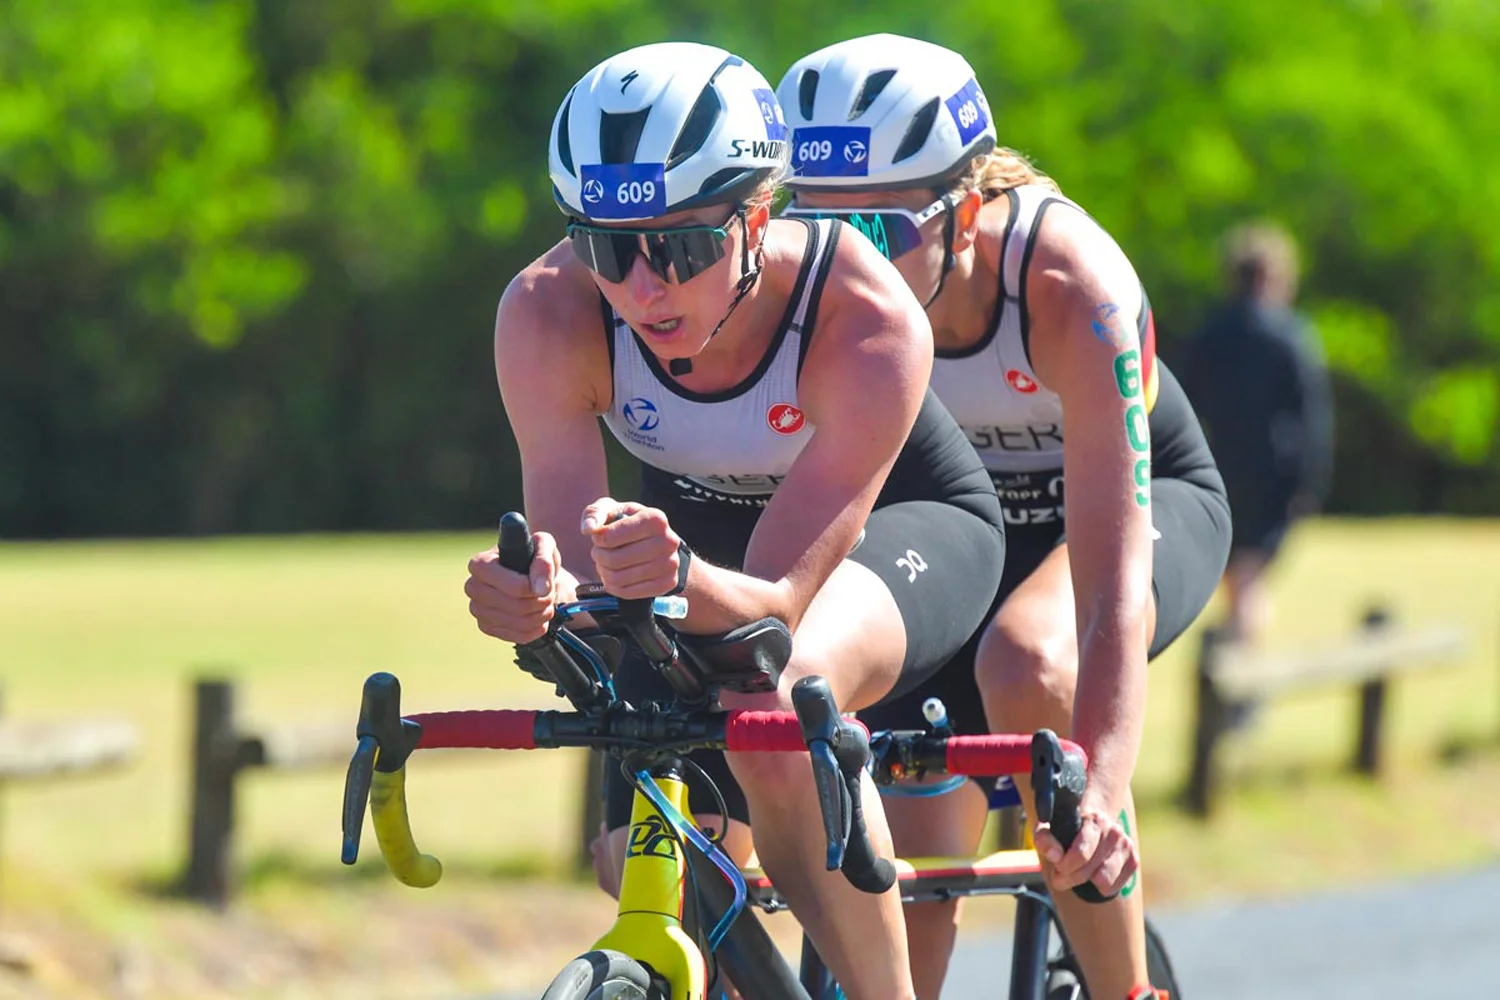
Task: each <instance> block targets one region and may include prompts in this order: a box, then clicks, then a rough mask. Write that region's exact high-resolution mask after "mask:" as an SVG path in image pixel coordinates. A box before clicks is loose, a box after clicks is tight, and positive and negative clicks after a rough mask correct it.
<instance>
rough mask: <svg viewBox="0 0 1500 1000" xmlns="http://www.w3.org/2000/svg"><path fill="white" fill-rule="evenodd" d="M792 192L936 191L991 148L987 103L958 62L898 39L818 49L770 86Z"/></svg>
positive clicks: (949, 54)
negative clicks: (783, 128) (786, 135)
mask: <svg viewBox="0 0 1500 1000" xmlns="http://www.w3.org/2000/svg"><path fill="white" fill-rule="evenodd" d="M777 96H778V97H780V99H781V104H782V107H783V108H784V109H785V112H786V119H787V124H788V125H789V126H791V129H792V140H791V169H792V173H791V176H790V177H788V178H787V185H788V186H789V187H793V188H803V189H815V188H837V189H839V190H841V191H874V190H889V189H899V188H914V187H938V186H942V185H944V184H945V183H947V182H949V181H951V180H953V179H954V178H955V177H956V176H957V175H958V174H960V173H961V172H962V171H963V169H964V168H965V167H966V166H967V165H968V164H969V162H970V161H971V160H973V158H974V157H976V156H979V155H981V154H984V153H988V152H989V151H990V150H992V149H994V148H995V123H994V121H993V120H992V117H991V114H990V106H989V102H988V101H986V100H985V97H984V91H982V90H981V89H980V88H979V82H978V81H977V80H976V79H975V77H974V70H973V68H972V67H970V65H969V63H968V61H967V60H966V59H964V57H963V56H961V55H959V54H958V53H957V52H954V51H952V50H951V49H945V48H943V47H942V46H940V45H934V44H932V43H931V42H924V41H920V40H918V39H915V38H905V37H902V36H901V35H888V34H881V35H866V36H864V37H862V38H851V39H849V40H848V41H844V42H839V43H837V44H836V45H830V46H828V47H827V48H824V49H819V50H818V51H816V52H814V53H812V54H811V55H808V56H805V57H803V58H802V59H799V60H798V61H797V62H796V63H794V64H793V65H792V68H791V69H789V70H787V71H786V76H784V77H782V79H781V86H780V87H778V88H777Z"/></svg>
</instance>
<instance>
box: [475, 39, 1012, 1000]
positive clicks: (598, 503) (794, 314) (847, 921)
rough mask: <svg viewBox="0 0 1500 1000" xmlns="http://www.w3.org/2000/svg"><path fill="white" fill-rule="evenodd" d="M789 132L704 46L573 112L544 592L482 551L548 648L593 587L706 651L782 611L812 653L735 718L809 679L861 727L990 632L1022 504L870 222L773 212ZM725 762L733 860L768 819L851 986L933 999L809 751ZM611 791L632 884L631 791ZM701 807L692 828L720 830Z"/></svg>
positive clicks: (496, 614) (762, 93)
mask: <svg viewBox="0 0 1500 1000" xmlns="http://www.w3.org/2000/svg"><path fill="white" fill-rule="evenodd" d="M785 131H786V128H785V124H784V120H783V118H782V112H781V109H780V108H779V107H778V106H777V102H776V98H775V95H774V94H773V93H772V91H771V88H770V85H769V84H768V83H767V82H766V81H765V79H764V78H763V77H762V76H761V75H760V74H759V73H757V72H756V71H755V70H754V69H753V68H752V67H751V66H749V65H748V64H747V63H745V62H744V61H743V60H741V59H739V58H737V57H736V56H733V55H731V54H730V53H728V52H725V51H723V50H722V49H716V48H711V47H709V46H704V45H695V44H687V43H668V44H659V45H648V46H644V47H641V48H636V49H631V50H629V51H627V52H623V53H621V54H619V55H617V56H614V57H612V58H610V59H607V60H605V61H604V62H602V63H600V64H599V65H598V66H597V67H595V68H594V69H593V70H591V71H590V72H589V73H588V74H587V75H585V76H584V78H583V79H582V80H580V81H579V82H578V83H577V84H576V85H575V86H574V87H573V88H572V90H571V91H570V92H569V93H568V95H567V96H566V97H565V98H564V100H563V102H562V105H561V107H560V108H559V110H558V113H557V117H556V120H555V124H554V127H553V131H552V143H551V153H550V157H549V160H550V167H551V176H552V183H553V186H554V189H555V194H556V200H557V202H558V205H559V206H560V207H561V209H562V211H563V213H564V215H565V216H567V219H568V222H567V236H566V238H565V239H563V240H562V241H561V242H559V243H558V244H557V245H556V246H554V247H552V248H551V249H550V250H548V251H547V252H546V253H545V254H543V255H542V256H541V257H540V258H538V259H537V260H536V261H535V262H534V263H532V264H531V265H529V266H528V267H527V268H526V269H525V270H523V271H522V272H521V273H520V274H519V275H517V276H516V278H515V279H514V280H513V281H511V283H510V286H509V287H508V288H507V289H506V291H505V294H504V296H503V298H502V299H501V302H500V307H499V314H498V317H497V319H496V325H495V367H496V370H497V373H498V378H499V383H500V393H501V396H502V398H503V400H504V403H505V409H506V413H507V415H508V416H509V418H510V424H511V428H512V430H513V432H514V434H515V436H516V441H517V443H518V444H519V446H520V452H521V465H522V474H523V476H524V490H525V503H526V514H527V516H528V518H529V519H530V522H531V524H532V525H533V526H535V527H536V528H537V529H539V530H538V532H537V535H536V541H537V558H536V560H535V562H534V563H533V564H532V566H531V572H530V574H529V576H528V575H521V574H517V573H512V572H509V571H507V570H506V569H504V568H502V567H501V566H500V565H499V563H498V562H497V556H496V552H495V550H494V549H491V550H489V551H488V552H484V553H481V554H480V555H478V556H476V557H475V558H474V559H473V560H472V561H471V563H470V577H469V580H468V583H467V585H466V590H467V593H468V595H469V597H470V609H471V611H472V613H473V615H474V617H475V618H476V619H477V621H478V624H479V627H480V628H481V629H482V630H483V631H485V632H486V633H488V634H490V635H494V636H497V637H499V638H501V639H505V640H508V641H511V642H525V641H529V640H531V639H535V638H537V637H538V636H540V635H541V634H542V632H543V630H544V629H545V628H546V625H547V621H548V620H549V618H550V617H551V615H552V609H553V605H554V603H555V602H556V601H559V600H571V599H572V598H573V596H574V594H575V593H576V591H577V587H578V585H579V582H580V581H587V580H596V581H599V582H601V583H602V584H603V585H604V587H605V588H606V589H607V590H608V591H609V592H610V593H613V594H615V595H617V596H620V597H626V598H632V597H648V596H656V595H661V594H667V593H680V592H685V593H686V596H687V598H688V602H689V612H688V617H687V619H686V620H685V622H684V623H683V628H684V629H685V631H688V632H696V633H721V632H725V631H728V630H730V629H733V628H735V627H737V626H740V625H744V624H747V623H749V622H752V621H755V620H757V619H759V618H762V617H767V616H773V615H774V616H776V617H778V618H780V619H782V620H783V621H784V622H786V624H787V625H788V626H789V627H790V628H791V629H792V631H793V633H794V637H795V642H794V652H793V654H792V661H791V664H790V665H789V667H788V669H787V670H786V672H785V674H784V675H783V676H782V678H781V689H780V691H779V692H778V693H777V694H774V695H762V696H746V695H738V696H736V695H728V694H727V695H724V696H723V697H722V699H721V700H722V701H723V702H724V704H725V705H726V707H745V708H752V707H759V708H785V707H789V705H790V700H789V698H788V693H789V691H790V689H791V685H792V683H793V682H794V681H796V680H797V679H798V678H799V677H801V676H804V675H806V674H820V675H822V676H823V677H825V678H827V680H828V682H829V685H830V686H831V687H832V689H833V692H834V695H835V697H836V699H837V701H838V703H839V705H840V706H841V707H845V708H848V709H858V708H864V707H869V706H872V705H876V704H878V703H880V702H881V701H882V700H885V699H890V698H894V697H898V696H900V695H901V694H903V693H904V692H905V691H908V690H911V689H912V688H914V687H916V686H918V685H920V684H921V683H922V682H923V681H924V680H926V679H927V678H928V677H930V676H932V675H933V674H934V673H936V671H937V670H938V669H939V667H941V666H942V664H944V663H945V662H947V661H948V660H949V659H950V658H951V657H952V656H953V655H954V654H955V652H957V651H958V650H959V649H960V648H961V647H962V646H963V644H964V642H965V641H966V640H967V639H968V638H969V636H970V635H971V634H972V633H973V632H974V630H975V629H976V628H978V627H979V626H980V625H981V624H982V623H983V622H984V620H985V617H986V615H987V614H988V604H989V600H990V597H991V595H993V594H994V592H995V589H996V588H997V587H998V586H999V581H1000V572H1001V567H1002V564H1003V562H1004V533H1003V527H1002V521H1001V512H1000V505H999V502H998V501H997V499H996V498H995V494H994V490H993V488H992V487H991V486H990V482H989V477H988V476H987V474H986V473H985V470H984V468H983V466H982V465H981V464H980V462H979V459H978V457H977V456H976V455H975V453H974V451H973V449H972V448H970V447H969V446H968V444H967V443H966V442H965V440H964V436H963V431H962V430H960V428H959V427H958V425H957V424H956V423H955V422H954V420H953V418H952V417H951V416H950V415H949V414H948V412H947V411H946V410H945V409H944V408H943V407H942V405H941V404H940V403H939V402H938V401H937V399H936V397H935V396H934V395H933V394H932V392H931V390H930V389H929V388H928V385H927V382H928V377H929V375H930V372H931V367H932V334H931V329H930V327H929V325H928V322H927V318H926V316H925V315H924V314H923V312H922V308H921V303H919V302H918V301H917V300H916V299H915V297H914V296H913V295H912V294H911V292H910V291H909V290H908V289H907V287H906V285H905V283H904V282H902V281H901V279H900V275H898V274H897V273H896V270H895V269H894V268H893V267H892V266H891V265H890V263H889V262H888V261H886V260H885V259H884V258H883V257H882V256H881V255H880V254H879V253H878V252H877V251H876V250H875V249H874V248H873V247H872V246H871V245H870V244H869V242H868V241H866V240H864V239H862V238H860V237H859V236H858V235H857V234H850V233H849V232H848V227H846V226H843V225H842V224H840V223H838V222H835V221H824V222H811V221H803V220H773V219H771V218H770V204H771V199H772V196H773V194H774V193H775V190H776V184H777V183H778V181H779V179H780V176H781V174H782V173H783V171H784V168H785V162H786V135H785ZM601 420H602V421H603V423H604V424H605V426H606V427H607V428H608V429H609V431H610V432H611V433H612V434H614V435H615V437H616V438H618V439H619V441H620V443H621V444H622V445H623V446H624V447H625V448H626V450H628V451H629V452H631V453H632V454H633V455H634V456H635V457H636V458H637V459H638V460H639V461H640V463H641V472H642V490H643V497H642V499H643V501H644V502H642V503H634V502H631V503H624V502H620V501H617V500H615V499H612V498H611V497H609V496H608V495H607V494H608V492H609V490H608V483H607V479H606V470H605V459H604V449H603V445H602V442H601V439H600V429H599V426H598V425H599V422H600V421H601ZM653 676H654V674H653V671H652V670H651V669H650V667H649V665H646V664H639V663H629V662H627V663H625V664H623V665H621V667H620V668H619V669H618V670H617V672H616V674H615V686H616V690H617V691H618V692H619V693H620V694H621V696H622V697H625V698H627V699H630V700H637V699H639V698H644V697H650V696H651V694H650V691H649V688H650V681H651V679H652V677H653ZM721 761H722V758H721ZM703 763H704V766H705V767H706V768H708V769H709V770H710V771H712V770H713V763H712V762H711V761H704V762H703ZM728 764H729V767H730V769H731V770H732V771H733V775H734V777H735V778H737V779H738V785H739V787H740V788H742V789H743V794H742V796H735V795H733V794H729V795H726V798H727V799H728V800H729V801H728V802H727V809H728V811H729V813H730V814H731V815H730V820H731V821H732V822H730V830H729V833H728V846H729V849H730V852H731V853H732V854H735V855H736V856H737V859H738V860H740V861H743V860H745V858H746V857H747V855H748V853H749V837H748V834H747V832H746V828H745V826H744V821H745V820H746V819H747V818H749V816H753V817H754V820H755V847H756V850H757V851H758V853H759V855H760V859H761V862H762V864H763V865H764V866H765V868H766V870H767V871H769V872H770V873H771V874H772V876H773V877H774V878H775V880H776V884H777V886H778V887H779V888H780V889H781V890H782V891H783V892H784V893H785V894H786V896H787V898H788V900H789V901H790V902H791V905H792V908H793V910H794V911H795V912H796V914H797V916H798V917H799V918H800V920H801V921H802V923H803V925H804V926H805V927H806V928H807V929H808V931H809V933H810V934H811V936H812V939H813V940H814V942H815V943H816V945H817V947H818V950H819V951H820V953H822V954H823V955H824V956H825V958H826V960H827V962H828V965H829V967H830V968H831V969H832V970H833V972H834V974H835V975H836V976H837V977H838V980H839V982H840V984H841V985H842V986H843V988H844V990H845V992H846V993H847V994H848V995H849V996H850V997H851V998H872V1000H873V998H878V1000H890V998H897V1000H910V998H911V997H912V996H913V990H912V985H911V980H910V972H909V964H908V960H907V954H906V941H905V934H904V930H903V921H902V919H901V914H900V912H899V907H900V902H899V897H898V895H897V894H895V893H894V892H886V893H884V894H881V895H878V896H871V895H867V894H865V893H862V892H859V891H857V890H855V889H854V888H852V887H851V886H850V885H848V883H847V882H845V881H844V880H843V878H842V876H841V875H840V874H839V873H837V872H834V873H829V872H828V871H826V870H825V855H824V839H823V833H822V822H821V818H820V816H819V811H818V801H817V797H816V794H815V790H814V787H813V783H812V770H811V768H810V767H809V765H808V762H807V759H806V757H805V756H803V755H794V754H759V755H756V754H750V755H745V756H743V757H740V758H736V757H735V756H734V755H730V757H729V760H728ZM611 778H612V780H611V783H610V787H609V795H608V801H607V803H606V809H605V811H606V818H607V824H608V826H609V828H610V830H611V831H612V832H611V835H610V837H609V838H608V851H609V854H610V861H609V863H608V864H609V867H611V868H617V867H618V866H619V865H620V864H621V863H622V860H623V857H624V852H625V837H624V835H625V826H626V824H627V822H628V818H629V814H628V810H629V804H630V803H629V794H630V788H629V786H628V785H627V784H626V783H625V781H624V779H623V778H622V777H619V776H618V774H617V773H614V772H613V771H612V774H611ZM726 784H727V783H726ZM866 784H867V786H868V787H869V788H870V790H871V792H872V793H873V787H874V786H873V784H872V783H870V782H868V780H867V782H866ZM700 790H701V789H700V788H699V787H698V786H697V783H694V788H693V792H694V795H693V807H694V812H695V814H698V815H699V819H700V822H704V823H705V824H706V825H711V826H714V827H716V828H718V829H723V827H724V824H725V822H726V820H725V819H724V818H722V817H704V816H703V813H704V812H705V811H707V810H706V809H705V805H707V804H711V802H712V799H711V797H710V798H709V803H705V802H703V801H702V800H700V798H699V796H698V793H699V791H700ZM731 791H732V790H731V789H728V788H726V792H731ZM868 801H869V802H870V803H871V805H872V807H873V808H872V809H871V810H870V816H869V819H870V826H871V836H872V839H873V840H874V842H875V844H876V848H877V851H878V852H879V853H881V854H883V855H887V856H888V855H889V853H890V846H889V843H890V842H889V834H888V832H887V830H886V827H885V823H884V820H883V818H882V816H881V814H880V810H879V807H878V802H877V800H876V797H875V796H874V795H873V794H871V795H870V796H869V799H868Z"/></svg>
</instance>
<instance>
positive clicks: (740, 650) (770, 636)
mask: <svg viewBox="0 0 1500 1000" xmlns="http://www.w3.org/2000/svg"><path fill="white" fill-rule="evenodd" d="M677 642H678V644H679V646H680V647H681V649H682V650H683V652H684V653H685V654H686V655H688V656H690V657H691V658H692V659H693V660H694V661H696V663H697V664H698V666H699V668H700V669H701V670H702V671H703V675H704V678H705V679H706V680H707V681H708V682H709V683H710V684H714V685H717V686H718V687H721V688H724V689H726V690H729V691H738V692H740V693H742V694H755V693H758V692H764V691H774V690H776V682H777V681H778V680H780V678H781V672H782V671H783V670H785V669H786V665H787V661H788V660H790V659H791V658H792V633H791V632H790V631H789V630H788V629H787V627H786V625H785V624H784V623H782V621H781V620H780V619H779V618H762V619H760V621H755V622H751V623H750V624H748V625H741V626H740V627H739V628H737V629H734V630H732V631H729V632H725V633H723V634H722V635H683V634H679V635H678V636H677Z"/></svg>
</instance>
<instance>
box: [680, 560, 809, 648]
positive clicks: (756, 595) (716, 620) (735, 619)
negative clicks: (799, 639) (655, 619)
mask: <svg viewBox="0 0 1500 1000" xmlns="http://www.w3.org/2000/svg"><path fill="white" fill-rule="evenodd" d="M683 593H684V595H685V596H686V597H687V599H688V616H687V620H686V621H685V622H684V623H683V627H684V631H687V632H694V633H698V634H703V635H712V634H715V633H719V632H728V631H729V630H731V629H735V628H739V627H740V626H741V625H744V624H746V623H748V622H753V621H756V620H758V619H761V618H769V617H775V618H780V619H781V620H782V621H784V622H785V623H786V624H787V625H788V627H790V628H792V629H794V630H795V628H796V625H797V621H798V619H800V617H801V615H800V613H798V612H797V609H796V608H795V606H794V604H793V600H792V592H791V586H790V584H788V583H787V582H786V581H784V580H781V581H775V582H773V581H770V580H762V579H760V578H759V577H755V576H749V575H748V574H745V573H737V572H735V571H734V570H730V569H725V568H723V567H722V566H713V565H710V564H709V563H707V562H706V561H704V560H701V559H694V560H693V563H692V566H691V567H690V569H689V572H688V585H687V589H686V590H685V591H683Z"/></svg>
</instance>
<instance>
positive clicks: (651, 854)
mask: <svg viewBox="0 0 1500 1000" xmlns="http://www.w3.org/2000/svg"><path fill="white" fill-rule="evenodd" d="M655 780H656V786H657V788H659V789H660V790H661V792H662V795H663V796H664V797H665V798H666V800H667V801H668V802H669V803H671V805H672V808H674V809H676V810H677V812H678V813H679V814H682V815H686V814H687V811H688V803H687V785H686V784H684V783H683V782H682V781H681V779H678V778H657V779H655ZM682 846H683V845H682V838H681V837H680V836H679V835H678V833H677V831H676V830H675V829H673V827H672V825H671V822H670V821H669V820H668V819H667V818H666V817H665V816H663V815H662V814H661V812H660V811H658V810H657V808H656V805H655V804H654V803H652V801H651V800H650V799H648V798H647V797H646V796H645V795H644V794H643V793H642V792H641V791H640V790H639V789H638V790H637V791H636V793H635V801H634V804H633V805H632V806H631V811H630V840H629V844H628V846H627V847H626V849H625V873H624V876H623V877H622V878H621V880H620V909H619V915H618V916H617V917H616V918H615V924H614V926H613V927H611V928H610V929H609V931H608V933H606V934H605V935H604V936H603V937H601V938H600V939H599V940H598V941H597V942H595V943H594V947H595V948H608V949H611V950H613V951H618V952H621V953H623V954H626V955H629V956H630V957H631V958H633V959H635V960H636V961H638V962H644V963H645V964H647V965H649V966H651V968H652V970H653V971H654V972H656V973H657V974H658V975H660V976H662V977H663V978H664V979H666V980H667V982H668V983H670V984H671V987H672V991H671V994H670V1000H703V997H704V993H705V992H706V991H707V989H708V967H707V964H706V963H705V961H704V958H703V953H702V951H700V950H699V948H698V942H696V941H694V940H693V937H692V935H690V934H688V932H687V931H686V930H684V929H683V926H682V906H683V894H684V891H685V887H686V882H687V859H686V858H685V857H683V852H682Z"/></svg>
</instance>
